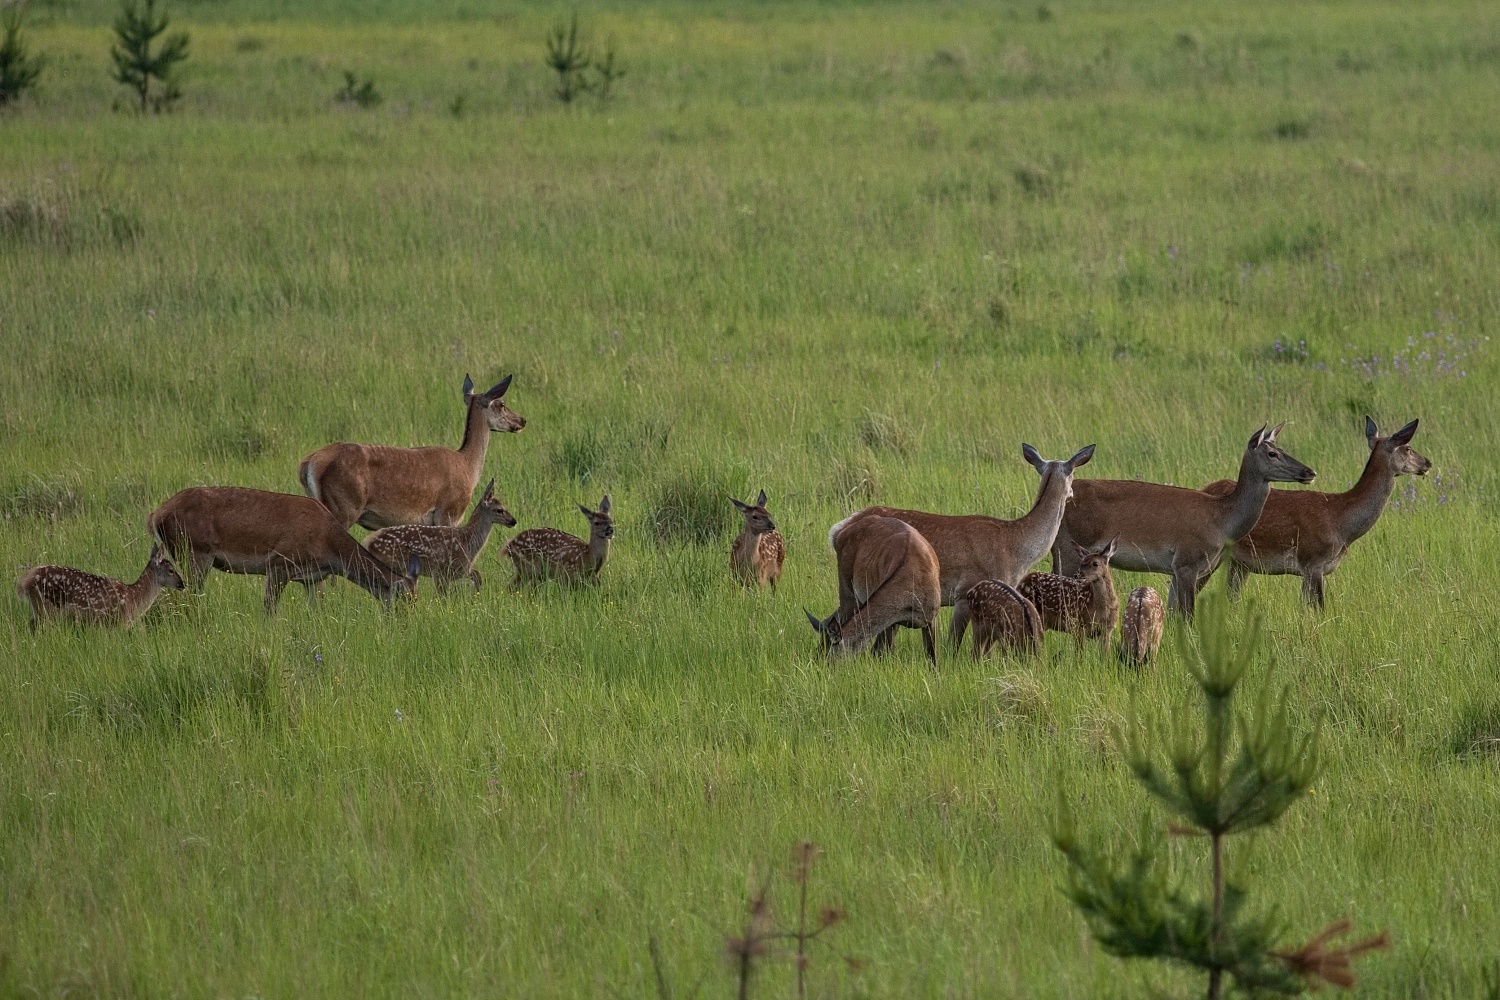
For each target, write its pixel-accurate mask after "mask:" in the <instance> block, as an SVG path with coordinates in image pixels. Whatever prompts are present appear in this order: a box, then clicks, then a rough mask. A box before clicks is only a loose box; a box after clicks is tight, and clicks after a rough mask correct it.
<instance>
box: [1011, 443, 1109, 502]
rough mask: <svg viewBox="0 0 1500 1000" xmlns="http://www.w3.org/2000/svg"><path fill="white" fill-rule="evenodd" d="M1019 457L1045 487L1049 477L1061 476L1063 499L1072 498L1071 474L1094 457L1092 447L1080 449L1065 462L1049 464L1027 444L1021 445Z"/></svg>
mask: <svg viewBox="0 0 1500 1000" xmlns="http://www.w3.org/2000/svg"><path fill="white" fill-rule="evenodd" d="M1021 455H1022V456H1023V457H1024V458H1025V459H1026V461H1028V462H1030V463H1031V466H1032V468H1034V469H1036V471H1037V475H1039V476H1041V477H1042V485H1043V486H1046V484H1047V481H1048V477H1049V476H1062V477H1063V486H1064V487H1065V493H1064V499H1067V500H1071V499H1072V498H1073V472H1074V470H1076V469H1078V468H1079V467H1080V466H1084V465H1087V464H1088V463H1089V459H1091V458H1093V457H1094V446H1093V445H1089V446H1088V447H1087V448H1080V449H1079V450H1078V452H1077V453H1076V454H1075V455H1074V456H1073V457H1072V458H1070V459H1068V460H1067V461H1066V462H1050V461H1048V460H1047V459H1045V458H1043V457H1042V456H1041V455H1040V454H1038V453H1037V450H1036V449H1035V448H1033V447H1032V446H1031V445H1029V444H1024V443H1023V444H1022V445H1021Z"/></svg>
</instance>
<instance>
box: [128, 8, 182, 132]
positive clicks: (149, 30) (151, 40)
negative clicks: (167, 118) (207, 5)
mask: <svg viewBox="0 0 1500 1000" xmlns="http://www.w3.org/2000/svg"><path fill="white" fill-rule="evenodd" d="M167 24H168V19H167V14H166V11H162V12H161V13H160V14H159V15H158V14H157V12H156V0H146V3H145V6H144V7H139V6H137V5H136V3H135V0H124V2H123V3H122V5H121V7H120V16H119V17H117V18H115V44H114V46H113V47H111V48H110V50H109V56H110V59H111V60H113V62H114V66H113V68H112V69H111V70H110V76H112V77H113V78H114V79H115V81H116V82H118V83H121V84H124V85H125V86H127V87H129V88H131V89H132V90H134V91H135V92H136V96H137V97H138V98H139V99H140V103H141V114H145V113H146V112H147V111H155V112H161V111H166V110H168V109H169V108H171V106H172V105H173V104H174V103H176V101H177V99H178V98H180V97H181V96H182V88H181V87H180V86H179V85H178V82H177V67H178V64H180V63H181V62H182V61H183V60H184V59H186V58H187V55H188V36H187V32H185V31H177V32H173V33H172V34H170V35H167V36H166V37H165V38H162V40H161V45H160V47H158V48H157V49H156V51H155V52H153V51H152V45H154V44H155V42H156V40H157V38H159V37H160V36H161V35H162V34H163V33H164V32H165V31H166V30H167ZM153 80H155V81H156V85H155V87H156V89H155V93H153V92H152V81H153Z"/></svg>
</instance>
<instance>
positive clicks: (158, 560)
mask: <svg viewBox="0 0 1500 1000" xmlns="http://www.w3.org/2000/svg"><path fill="white" fill-rule="evenodd" d="M146 570H147V572H149V573H150V574H151V575H152V576H153V577H155V578H156V585H157V586H158V587H160V588H161V589H163V590H182V589H183V587H184V586H185V584H184V583H183V582H182V574H181V573H178V572H177V567H176V566H173V565H172V560H170V559H168V558H167V556H166V553H164V552H163V551H162V550H161V546H160V545H153V546H151V557H150V558H149V559H148V560H147V561H146Z"/></svg>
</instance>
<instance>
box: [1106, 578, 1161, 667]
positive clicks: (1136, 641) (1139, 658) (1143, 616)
mask: <svg viewBox="0 0 1500 1000" xmlns="http://www.w3.org/2000/svg"><path fill="white" fill-rule="evenodd" d="M1165 617H1166V611H1165V609H1164V608H1163V607H1162V603H1161V595H1160V594H1158V593H1157V592H1156V591H1155V590H1153V589H1152V588H1151V587H1137V588H1135V589H1134V590H1132V591H1131V592H1130V596H1129V597H1127V598H1126V599H1125V607H1124V608H1122V609H1121V610H1120V645H1119V648H1118V650H1117V652H1118V653H1119V654H1120V659H1122V660H1124V661H1125V662H1126V663H1133V664H1136V665H1138V666H1139V665H1143V664H1147V663H1150V662H1151V661H1152V660H1154V659H1156V650H1157V648H1158V647H1159V646H1160V645H1161V630H1162V625H1163V624H1164V622H1163V619H1164V618H1165Z"/></svg>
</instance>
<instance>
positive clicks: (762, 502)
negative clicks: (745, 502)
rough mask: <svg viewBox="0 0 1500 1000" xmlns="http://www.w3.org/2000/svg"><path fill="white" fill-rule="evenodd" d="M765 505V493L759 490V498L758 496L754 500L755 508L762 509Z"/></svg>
mask: <svg viewBox="0 0 1500 1000" xmlns="http://www.w3.org/2000/svg"><path fill="white" fill-rule="evenodd" d="M765 505H766V491H765V490H761V491H760V496H758V497H756V498H755V506H757V507H764V506H765Z"/></svg>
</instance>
